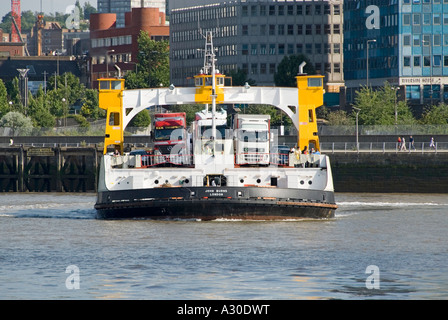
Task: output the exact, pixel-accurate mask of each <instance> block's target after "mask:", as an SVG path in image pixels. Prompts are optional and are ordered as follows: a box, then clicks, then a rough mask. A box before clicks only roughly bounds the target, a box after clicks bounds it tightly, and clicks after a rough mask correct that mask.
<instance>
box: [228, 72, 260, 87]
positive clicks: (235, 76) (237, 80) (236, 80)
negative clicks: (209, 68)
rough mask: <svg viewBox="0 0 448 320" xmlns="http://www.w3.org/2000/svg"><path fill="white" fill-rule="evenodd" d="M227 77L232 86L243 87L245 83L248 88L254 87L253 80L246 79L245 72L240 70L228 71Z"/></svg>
mask: <svg viewBox="0 0 448 320" xmlns="http://www.w3.org/2000/svg"><path fill="white" fill-rule="evenodd" d="M228 76H229V77H231V78H232V86H244V85H245V84H246V82H247V83H248V84H249V85H250V86H255V85H256V82H255V80H254V79H250V78H247V72H246V71H244V70H241V69H238V70H232V71H230V72H229V74H228Z"/></svg>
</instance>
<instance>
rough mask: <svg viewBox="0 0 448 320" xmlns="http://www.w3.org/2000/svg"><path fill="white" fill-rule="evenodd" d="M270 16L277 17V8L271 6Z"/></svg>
mask: <svg viewBox="0 0 448 320" xmlns="http://www.w3.org/2000/svg"><path fill="white" fill-rule="evenodd" d="M269 15H270V16H275V6H269Z"/></svg>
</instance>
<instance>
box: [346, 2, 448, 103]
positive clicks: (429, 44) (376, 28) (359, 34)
mask: <svg viewBox="0 0 448 320" xmlns="http://www.w3.org/2000/svg"><path fill="white" fill-rule="evenodd" d="M371 5H373V6H371ZM369 6H371V7H369ZM344 17H345V22H344V55H345V57H344V60H345V63H344V76H345V83H346V87H347V102H353V100H354V97H355V92H356V90H358V89H359V88H360V86H365V85H367V82H368V85H369V86H371V87H380V86H383V85H384V82H386V81H387V82H389V83H390V84H392V85H394V86H400V89H401V90H400V92H401V95H400V98H401V99H406V100H407V101H408V103H409V104H410V105H414V106H423V105H427V104H436V103H438V102H441V101H445V102H448V0H378V1H367V0H358V1H356V0H354V1H345V2H344Z"/></svg>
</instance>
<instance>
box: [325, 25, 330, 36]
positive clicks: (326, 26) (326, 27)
mask: <svg viewBox="0 0 448 320" xmlns="http://www.w3.org/2000/svg"><path fill="white" fill-rule="evenodd" d="M324 34H331V25H329V24H324Z"/></svg>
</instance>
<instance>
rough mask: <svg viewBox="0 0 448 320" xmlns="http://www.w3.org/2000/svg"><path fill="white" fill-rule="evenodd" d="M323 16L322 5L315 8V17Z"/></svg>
mask: <svg viewBox="0 0 448 320" xmlns="http://www.w3.org/2000/svg"><path fill="white" fill-rule="evenodd" d="M321 14H322V7H321V5H320V4H316V5H315V6H314V15H316V16H319V15H321Z"/></svg>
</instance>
